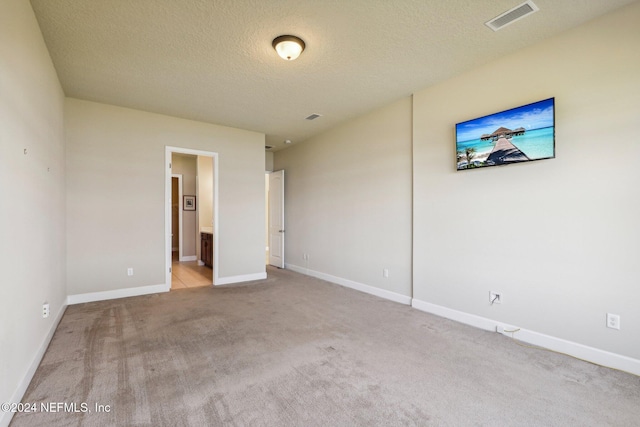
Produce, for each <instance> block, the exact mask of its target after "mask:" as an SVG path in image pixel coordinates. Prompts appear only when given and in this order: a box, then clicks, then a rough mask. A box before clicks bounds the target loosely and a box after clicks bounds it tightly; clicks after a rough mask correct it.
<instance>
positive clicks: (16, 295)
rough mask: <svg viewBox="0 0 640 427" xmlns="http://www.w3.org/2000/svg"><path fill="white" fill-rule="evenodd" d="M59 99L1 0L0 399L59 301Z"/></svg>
mask: <svg viewBox="0 0 640 427" xmlns="http://www.w3.org/2000/svg"><path fill="white" fill-rule="evenodd" d="M63 102H64V95H63V93H62V89H61V87H60V84H59V83H58V79H57V76H56V72H55V70H54V69H53V65H52V63H51V60H50V58H49V53H48V52H47V49H46V47H45V44H44V41H43V40H42V35H41V33H40V29H39V27H38V24H37V22H36V19H35V16H34V14H33V11H32V9H31V6H30V4H29V2H27V1H21V0H6V1H2V2H0V161H1V162H2V164H1V166H0V194H2V197H1V202H0V203H1V207H2V220H1V221H0V269H1V271H2V285H0V402H19V401H20V399H21V397H22V393H23V392H24V390H25V389H26V387H27V385H28V383H29V380H30V379H31V376H32V375H33V372H34V370H35V368H36V367H37V363H38V362H39V361H40V356H41V355H42V353H43V352H44V350H45V349H46V344H47V342H48V338H49V337H50V334H52V333H53V329H54V328H55V326H56V320H58V319H59V315H61V313H62V310H63V309H64V305H65V301H66V290H65V273H64V265H65V217H64V209H65V208H64V179H65V165H64V130H63ZM25 149H26V150H27V154H26V155H25V154H24V150H25ZM263 176H264V174H263ZM262 179H264V178H262ZM261 185H262V186H263V187H262V188H264V181H261ZM261 202H262V203H263V204H264V200H263V199H261ZM261 224H262V221H261ZM260 242H261V244H262V245H263V242H264V234H262V235H261V240H260ZM262 253H264V250H263V251H262ZM262 259H264V255H263V256H262ZM44 302H48V303H49V304H50V310H51V315H50V317H49V318H47V319H43V318H42V304H43V303H44ZM10 416H11V413H10V412H0V425H7V424H8V422H9V419H10V418H11V417H10Z"/></svg>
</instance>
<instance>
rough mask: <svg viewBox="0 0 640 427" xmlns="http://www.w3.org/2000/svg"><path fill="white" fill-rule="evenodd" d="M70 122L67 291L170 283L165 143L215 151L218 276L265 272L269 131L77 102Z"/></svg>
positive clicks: (69, 106)
mask: <svg viewBox="0 0 640 427" xmlns="http://www.w3.org/2000/svg"><path fill="white" fill-rule="evenodd" d="M65 126H66V139H67V193H68V196H67V224H68V232H67V241H68V245H67V247H68V251H67V261H68V262H67V275H68V292H69V294H70V295H76V294H84V293H93V292H100V291H109V290H118V289H126V288H134V287H141V286H150V285H159V284H165V218H164V215H165V206H164V203H165V147H166V146H176V147H183V148H191V149H196V150H205V151H212V152H217V153H219V168H220V169H219V190H220V194H219V203H220V217H219V226H220V233H219V239H220V248H221V251H220V254H219V266H217V267H218V269H219V270H218V274H219V277H221V278H233V277H240V278H242V276H246V275H252V274H261V273H264V271H265V266H264V229H263V227H264V226H263V224H264V219H263V218H264V164H265V159H264V135H263V134H260V133H256V132H250V131H244V130H240V129H233V128H228V127H224V126H216V125H212V124H206V123H201V122H194V121H189V120H183V119H178V118H174V117H168V116H163V115H158V114H151V113H146V112H142V111H137V110H131V109H126V108H120V107H115V106H109V105H104V104H98V103H94V102H88V101H81V100H77V99H72V98H67V99H66V102H65ZM128 267H133V268H134V276H132V277H127V275H126V271H127V268H128Z"/></svg>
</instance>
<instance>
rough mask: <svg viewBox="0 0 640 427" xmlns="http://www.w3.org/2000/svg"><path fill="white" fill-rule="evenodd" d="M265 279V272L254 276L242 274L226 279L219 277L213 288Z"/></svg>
mask: <svg viewBox="0 0 640 427" xmlns="http://www.w3.org/2000/svg"><path fill="white" fill-rule="evenodd" d="M266 278H267V272H266V271H265V272H264V273H254V274H243V275H240V276H228V277H220V278H218V280H217V281H216V283H215V286H219V285H230V284H232V283H240V282H251V281H253V280H264V279H266Z"/></svg>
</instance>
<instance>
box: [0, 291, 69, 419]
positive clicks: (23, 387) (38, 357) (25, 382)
mask: <svg viewBox="0 0 640 427" xmlns="http://www.w3.org/2000/svg"><path fill="white" fill-rule="evenodd" d="M66 308H67V304H63V305H62V306H61V307H60V310H58V314H56V317H55V318H54V319H53V322H52V323H51V327H50V328H49V332H47V335H46V336H45V337H44V339H43V340H42V342H41V343H40V347H38V350H37V351H36V353H35V354H34V356H33V359H32V360H31V364H30V365H29V369H27V372H26V373H25V374H24V376H23V377H22V381H20V384H18V388H17V389H16V391H15V392H14V393H13V396H11V398H10V399H9V400H8V402H11V403H18V402H22V398H23V397H24V393H25V392H26V391H27V387H29V384H31V380H32V379H33V376H34V375H35V373H36V370H37V369H38V366H40V362H42V358H43V357H44V353H45V352H46V351H47V348H48V347H49V343H50V342H51V339H52V338H53V334H54V333H55V332H56V329H57V328H58V324H59V323H60V320H62V316H63V315H64V312H65V310H66ZM13 414H14V413H13V412H4V411H1V412H0V426H2V427H6V426H8V425H9V423H10V422H11V419H12V418H13Z"/></svg>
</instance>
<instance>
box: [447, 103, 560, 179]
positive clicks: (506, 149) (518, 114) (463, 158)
mask: <svg viewBox="0 0 640 427" xmlns="http://www.w3.org/2000/svg"><path fill="white" fill-rule="evenodd" d="M553 108H554V99H553V98H550V99H545V100H544V101H539V102H534V103H533V104H528V105H523V106H522V107H517V108H513V109H511V110H507V111H503V112H500V113H495V114H491V115H489V116H485V117H480V118H477V119H474V120H469V121H467V122H463V123H458V124H457V125H456V159H457V164H458V170H462V169H473V168H479V167H485V166H498V165H505V164H510V163H519V162H528V161H531V160H540V159H549V158H552V157H554V156H555V142H554V135H555V132H554V111H553Z"/></svg>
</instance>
